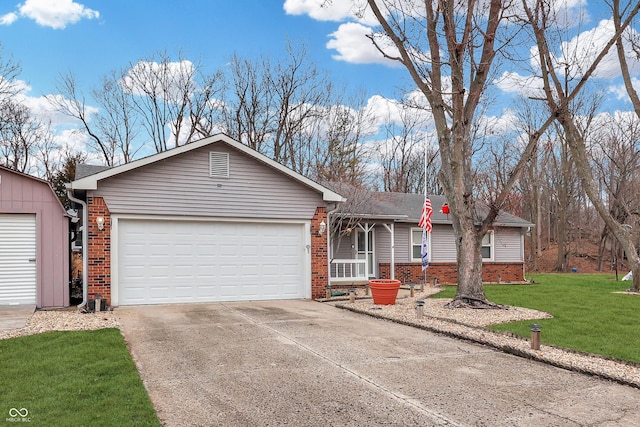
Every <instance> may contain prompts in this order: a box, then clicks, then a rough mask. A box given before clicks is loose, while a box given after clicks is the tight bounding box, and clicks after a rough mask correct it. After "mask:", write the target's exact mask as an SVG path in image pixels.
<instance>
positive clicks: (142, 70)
mask: <svg viewBox="0 0 640 427" xmlns="http://www.w3.org/2000/svg"><path fill="white" fill-rule="evenodd" d="M194 74H195V66H194V65H193V63H192V62H191V61H188V60H183V61H179V62H163V63H158V62H149V61H139V62H138V63H137V64H136V65H134V66H133V67H131V68H130V69H129V71H127V74H126V75H125V76H124V77H123V80H122V86H123V88H124V90H125V91H127V92H130V93H132V94H134V95H144V94H146V93H156V94H157V95H158V96H163V95H164V94H165V92H164V90H165V89H168V90H167V92H166V94H167V98H168V99H165V101H171V100H172V99H176V97H177V98H181V97H182V92H183V91H184V88H185V87H193V82H192V81H191V79H192V77H193V76H194ZM159 81H162V82H163V83H161V84H160V83H159ZM141 82H142V84H143V86H140V84H141ZM164 82H169V84H168V85H169V87H164V85H165V83H164ZM144 86H146V87H144Z"/></svg>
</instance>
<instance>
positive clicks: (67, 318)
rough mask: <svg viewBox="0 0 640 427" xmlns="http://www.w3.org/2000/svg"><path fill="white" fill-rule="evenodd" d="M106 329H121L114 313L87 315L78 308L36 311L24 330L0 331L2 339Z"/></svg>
mask: <svg viewBox="0 0 640 427" xmlns="http://www.w3.org/2000/svg"><path fill="white" fill-rule="evenodd" d="M104 328H118V329H120V321H119V319H118V317H117V316H115V315H114V314H113V311H100V312H97V313H85V312H83V311H80V310H78V309H77V308H73V309H70V308H67V309H61V310H38V311H35V312H34V313H33V314H32V315H31V317H30V318H29V320H27V324H26V325H25V326H24V327H23V328H17V329H6V330H0V339H6V338H15V337H22V336H25V335H33V334H42V333H44V332H52V331H87V330H94V329H104Z"/></svg>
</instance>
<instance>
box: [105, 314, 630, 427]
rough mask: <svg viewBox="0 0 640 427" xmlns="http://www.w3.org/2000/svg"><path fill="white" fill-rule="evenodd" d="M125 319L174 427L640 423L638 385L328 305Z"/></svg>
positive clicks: (164, 416) (154, 395) (154, 394)
mask: <svg viewBox="0 0 640 427" xmlns="http://www.w3.org/2000/svg"><path fill="white" fill-rule="evenodd" d="M116 314H117V315H119V316H120V318H121V322H122V324H123V332H124V335H125V338H126V340H127V341H128V343H129V345H130V348H131V351H132V354H133V356H134V359H135V361H136V363H137V365H138V368H139V370H140V373H141V375H142V378H143V381H144V382H145V385H146V387H147V389H148V391H149V395H150V397H151V400H152V402H153V404H154V406H155V407H156V410H157V412H158V416H159V417H160V420H161V421H162V422H163V424H164V425H168V426H179V425H180V426H181V425H202V426H205V425H206V426H213V425H220V426H245V425H260V426H267V425H272V426H279V425H295V426H318V425H322V426H379V425H396V426H413V425H415V426H435V425H468V426H477V425H483V426H560V425H561V426H637V425H640V390H638V389H635V388H631V387H628V386H622V385H619V384H616V383H611V382H608V381H604V380H600V379H597V378H592V377H588V376H585V375H582V374H578V373H574V372H569V371H565V370H562V369H558V368H554V367H551V366H548V365H545V364H542V363H539V362H534V361H530V360H526V359H522V358H518V357H516V356H512V355H508V354H504V353H500V352H497V351H495V350H492V349H489V348H486V347H483V346H480V345H474V344H470V343H467V342H462V341H458V340H455V339H451V338H447V337H443V336H439V335H437V334H433V333H430V332H427V331H423V330H419V329H415V328H412V327H409V326H403V325H399V324H395V323H391V322H387V321H383V320H378V319H374V318H370V317H368V316H363V315H358V314H355V313H351V312H347V311H344V310H340V309H337V308H335V307H332V306H331V305H328V304H321V303H317V302H312V301H274V302H254V303H217V304H193V305H166V306H144V307H122V308H118V309H116Z"/></svg>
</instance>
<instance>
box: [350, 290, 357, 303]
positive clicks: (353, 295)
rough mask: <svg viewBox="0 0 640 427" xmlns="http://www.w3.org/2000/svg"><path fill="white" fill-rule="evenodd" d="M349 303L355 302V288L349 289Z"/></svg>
mask: <svg viewBox="0 0 640 427" xmlns="http://www.w3.org/2000/svg"><path fill="white" fill-rule="evenodd" d="M349 302H356V290H355V288H351V289H349Z"/></svg>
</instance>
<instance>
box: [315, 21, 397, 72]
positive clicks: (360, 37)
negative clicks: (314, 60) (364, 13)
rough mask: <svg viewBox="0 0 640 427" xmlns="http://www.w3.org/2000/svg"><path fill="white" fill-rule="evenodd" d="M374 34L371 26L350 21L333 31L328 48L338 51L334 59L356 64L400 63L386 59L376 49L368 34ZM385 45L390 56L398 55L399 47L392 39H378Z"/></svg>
mask: <svg viewBox="0 0 640 427" xmlns="http://www.w3.org/2000/svg"><path fill="white" fill-rule="evenodd" d="M369 34H372V30H371V28H370V27H366V26H364V25H362V24H358V23H355V22H348V23H345V24H342V25H340V26H339V27H338V30H337V31H335V32H334V33H331V35H330V36H331V37H332V39H331V40H329V42H328V43H327V48H329V49H335V50H336V51H337V52H338V53H337V54H336V55H333V58H334V59H337V60H340V61H345V62H350V63H354V64H384V65H398V66H399V64H396V63H395V62H394V61H391V60H389V59H386V58H385V57H384V56H382V54H381V53H380V52H379V51H378V49H376V47H375V46H374V45H373V43H372V42H371V40H370V39H369V38H367V35H369ZM377 40H378V42H379V43H382V44H383V45H384V49H385V51H386V53H387V54H388V55H390V56H398V51H397V49H396V48H395V47H394V46H393V45H392V44H391V42H390V41H388V40H385V39H383V38H378V39H377Z"/></svg>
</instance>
